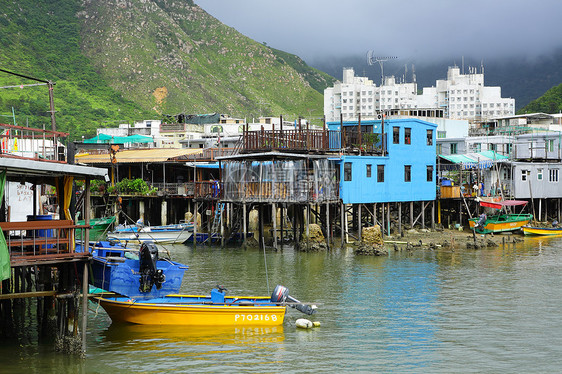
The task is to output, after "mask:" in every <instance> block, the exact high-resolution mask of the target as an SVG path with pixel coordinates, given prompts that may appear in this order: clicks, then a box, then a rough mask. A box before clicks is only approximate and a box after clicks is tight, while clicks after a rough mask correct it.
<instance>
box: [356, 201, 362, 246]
mask: <svg viewBox="0 0 562 374" xmlns="http://www.w3.org/2000/svg"><path fill="white" fill-rule="evenodd" d="M361 213H362V212H361V203H359V205H358V206H357V214H358V216H359V225H358V231H357V234H358V236H357V237H358V238H359V242H360V243H361V231H362V229H363V225H362V220H361Z"/></svg>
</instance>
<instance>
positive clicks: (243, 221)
mask: <svg viewBox="0 0 562 374" xmlns="http://www.w3.org/2000/svg"><path fill="white" fill-rule="evenodd" d="M242 216H243V217H242V230H244V231H242V238H243V240H244V241H243V246H244V247H246V234H247V232H248V230H247V227H246V203H245V202H244V203H242Z"/></svg>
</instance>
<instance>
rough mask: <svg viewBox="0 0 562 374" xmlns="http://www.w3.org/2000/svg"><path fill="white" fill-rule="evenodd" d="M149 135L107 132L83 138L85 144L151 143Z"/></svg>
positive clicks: (152, 140)
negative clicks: (115, 134)
mask: <svg viewBox="0 0 562 374" xmlns="http://www.w3.org/2000/svg"><path fill="white" fill-rule="evenodd" d="M153 142H154V139H153V138H152V137H151V136H145V135H138V134H137V135H131V136H113V135H107V134H99V135H97V136H94V137H93V138H90V139H86V140H84V143H86V144H126V143H153Z"/></svg>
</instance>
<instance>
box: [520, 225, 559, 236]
mask: <svg viewBox="0 0 562 374" xmlns="http://www.w3.org/2000/svg"><path fill="white" fill-rule="evenodd" d="M521 229H522V230H523V233H524V234H525V235H550V236H552V235H562V227H537V226H523V227H521Z"/></svg>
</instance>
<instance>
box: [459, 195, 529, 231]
mask: <svg viewBox="0 0 562 374" xmlns="http://www.w3.org/2000/svg"><path fill="white" fill-rule="evenodd" d="M526 204H527V202H526V201H521V200H504V201H480V205H481V206H483V207H487V208H493V209H498V210H500V211H503V212H504V213H498V214H494V215H491V216H487V217H486V215H483V217H482V216H480V217H477V218H472V219H469V220H468V223H469V226H470V228H471V229H475V231H476V232H477V233H479V234H488V233H496V232H506V231H516V230H520V229H521V227H523V226H525V225H527V224H528V223H529V222H530V221H531V220H532V219H533V215H532V214H524V213H519V214H512V213H507V212H505V208H506V207H514V206H525V205H526Z"/></svg>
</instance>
